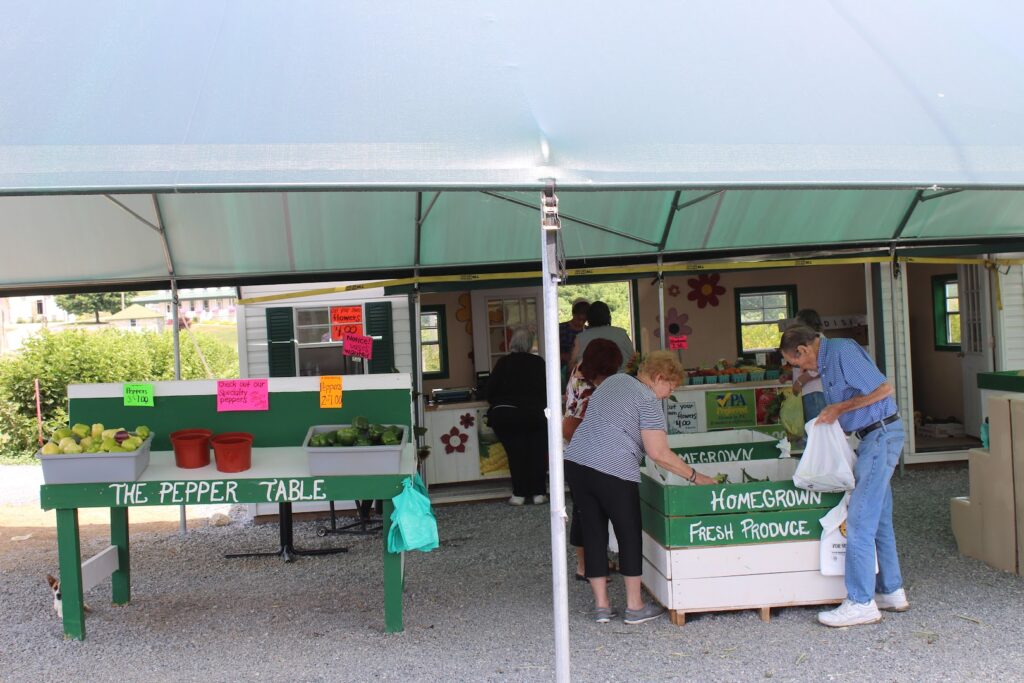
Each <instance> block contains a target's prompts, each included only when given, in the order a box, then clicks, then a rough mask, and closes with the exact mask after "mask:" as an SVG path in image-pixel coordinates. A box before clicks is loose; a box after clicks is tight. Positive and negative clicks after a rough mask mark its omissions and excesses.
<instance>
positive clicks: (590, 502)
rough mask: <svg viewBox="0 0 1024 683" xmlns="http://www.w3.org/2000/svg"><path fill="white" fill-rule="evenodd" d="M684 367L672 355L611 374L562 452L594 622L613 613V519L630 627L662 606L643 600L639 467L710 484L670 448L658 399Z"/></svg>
mask: <svg viewBox="0 0 1024 683" xmlns="http://www.w3.org/2000/svg"><path fill="white" fill-rule="evenodd" d="M682 377H683V368H682V366H680V364H679V361H678V360H676V357H675V354H673V353H671V352H669V351H655V352H654V353H651V354H649V355H648V356H647V358H645V359H644V360H643V361H642V362H641V363H640V367H639V369H638V371H637V376H636V377H631V376H629V375H625V374H617V375H612V376H611V377H609V378H607V379H606V380H604V382H602V383H601V386H599V387H598V388H597V389H595V390H594V393H593V394H592V395H591V396H590V401H589V405H588V407H587V416H586V419H584V420H583V422H581V423H580V426H579V428H578V429H577V430H576V433H575V434H574V435H573V439H572V441H571V442H570V443H569V447H568V448H567V449H566V452H565V478H566V481H567V482H568V483H569V490H570V491H571V492H572V498H573V505H574V506H575V507H577V508H578V509H579V513H580V519H581V521H582V523H583V524H582V525H583V548H584V556H585V563H586V567H585V568H586V575H587V578H588V579H589V580H590V588H591V590H592V591H593V593H594V604H595V610H594V618H595V620H596V621H597V622H599V623H608V622H609V621H611V619H612V618H613V617H615V616H616V612H615V610H613V609H612V608H611V606H610V605H609V603H608V565H607V563H606V562H605V548H607V547H608V522H609V520H610V521H611V523H612V528H614V529H615V537H616V538H617V539H618V542H619V572H620V573H621V574H622V578H623V580H624V581H625V584H626V610H625V618H624V621H625V622H626V623H627V624H640V623H643V622H645V621H650V620H651V619H655V618H657V617H658V616H660V615H661V614H662V613H663V612H664V609H662V608H661V607H660V606H658V605H654V604H647V605H645V604H644V602H643V597H642V596H641V592H640V575H641V571H642V552H641V522H640V462H641V460H642V459H643V457H644V455H645V454H646V456H647V457H649V458H650V459H651V460H653V461H654V462H655V463H657V464H658V465H659V466H661V467H663V468H664V469H667V470H669V471H670V472H673V473H675V474H678V475H679V476H681V477H683V478H685V479H687V480H688V481H690V482H691V483H695V484H713V483H715V481H714V479H712V478H711V477H706V476H704V475H702V474H700V473H698V472H697V470H695V469H693V468H692V467H690V466H689V465H687V464H686V463H684V462H683V461H682V460H681V459H680V458H679V457H677V456H676V454H675V453H673V452H672V450H671V449H670V448H669V447H668V436H667V434H666V432H665V414H664V412H663V410H662V407H661V401H662V400H663V399H665V398H668V396H669V394H671V393H672V390H673V389H675V388H676V386H678V385H679V382H680V381H681V380H682Z"/></svg>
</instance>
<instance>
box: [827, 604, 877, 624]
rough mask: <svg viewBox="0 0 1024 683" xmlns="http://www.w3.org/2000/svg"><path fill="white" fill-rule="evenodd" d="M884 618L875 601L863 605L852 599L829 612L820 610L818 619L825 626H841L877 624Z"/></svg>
mask: <svg viewBox="0 0 1024 683" xmlns="http://www.w3.org/2000/svg"><path fill="white" fill-rule="evenodd" d="M881 620H882V613H881V612H879V611H878V606H877V605H876V604H875V601H874V600H872V601H871V602H869V603H867V604H865V605H862V604H860V603H857V602H851V601H850V600H843V604H841V605H839V607H836V608H835V609H833V610H829V611H827V612H818V621H819V622H821V623H822V624H824V625H825V626H832V627H833V628H839V627H841V626H859V625H861V624H877V623H878V622H880V621H881Z"/></svg>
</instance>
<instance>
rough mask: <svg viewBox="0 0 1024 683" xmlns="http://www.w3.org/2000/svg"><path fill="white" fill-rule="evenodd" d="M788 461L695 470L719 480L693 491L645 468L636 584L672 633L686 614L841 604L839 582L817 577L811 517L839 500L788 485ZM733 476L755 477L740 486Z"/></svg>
mask: <svg viewBox="0 0 1024 683" xmlns="http://www.w3.org/2000/svg"><path fill="white" fill-rule="evenodd" d="M796 463H797V461H796V460H794V459H791V458H781V459H780V458H778V457H775V458H773V459H768V458H762V459H759V460H747V461H737V462H713V463H709V464H702V463H695V464H694V466H695V467H696V468H697V470H698V471H700V472H701V473H703V474H706V475H709V476H714V475H716V474H719V473H723V474H727V475H729V480H730V481H735V482H740V483H725V484H719V485H714V486H693V485H691V484H689V483H688V482H686V480H684V479H682V478H681V477H678V476H676V475H673V474H671V473H669V472H667V471H665V470H662V469H660V468H657V467H655V466H652V465H650V464H649V465H648V466H646V467H645V468H644V469H643V471H642V474H641V483H640V498H641V514H642V517H643V528H644V546H643V554H644V566H643V583H644V585H645V586H646V587H647V589H648V591H649V592H650V593H651V594H652V595H653V596H654V597H655V598H656V599H657V600H658V601H659V602H661V603H662V604H663V605H664V606H665V607H666V608H668V609H669V610H670V615H671V618H672V622H673V623H675V624H679V625H682V624H683V623H685V621H686V614H688V613H695V612H714V611H725V610H739V609H759V610H760V612H761V617H762V619H765V620H767V619H768V618H769V614H770V610H771V608H772V607H784V606H795V605H820V604H833V603H837V602H840V601H842V599H843V598H845V597H846V587H845V584H844V581H843V577H842V576H822V575H821V572H820V560H819V549H820V538H821V524H820V522H819V521H818V520H819V519H820V518H821V517H824V516H825V514H826V513H827V512H828V511H829V510H830V509H832V508H833V507H835V506H836V505H838V504H839V502H840V500H841V499H842V494H839V493H821V492H817V491H804V490H802V489H798V488H796V487H795V486H793V483H792V476H793V471H794V470H795V469H796ZM743 470H746V473H747V474H748V475H749V476H751V477H755V478H758V479H763V478H765V477H768V478H769V479H770V480H771V481H766V482H764V481H758V482H747V483H742V480H743Z"/></svg>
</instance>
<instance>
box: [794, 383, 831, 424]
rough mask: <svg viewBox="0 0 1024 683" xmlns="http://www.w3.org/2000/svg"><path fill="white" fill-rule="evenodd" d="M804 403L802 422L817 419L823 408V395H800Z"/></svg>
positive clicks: (815, 393) (817, 392) (818, 392)
mask: <svg viewBox="0 0 1024 683" xmlns="http://www.w3.org/2000/svg"><path fill="white" fill-rule="evenodd" d="M800 396H801V397H802V398H803V403H804V422H810V421H811V420H813V419H814V418H816V417H818V413H820V412H821V410H822V408H824V407H825V393H824V392H822V391H815V392H814V393H813V394H800Z"/></svg>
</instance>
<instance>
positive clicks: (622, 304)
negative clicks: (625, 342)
mask: <svg viewBox="0 0 1024 683" xmlns="http://www.w3.org/2000/svg"><path fill="white" fill-rule="evenodd" d="M577 299H586V300H587V301H589V302H591V303H593V302H594V301H603V302H605V303H606V304H608V309H609V310H610V311H611V312H612V325H615V326H616V327H621V328H623V329H625V330H626V331H627V332H629V333H630V334H632V332H633V328H632V326H631V324H630V320H631V319H632V309H631V307H630V302H629V283H628V282H600V283H594V284H587V285H563V286H561V287H559V288H558V319H559V320H563V321H564V320H568V319H569V318H571V317H572V302H573V301H576V300H577Z"/></svg>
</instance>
